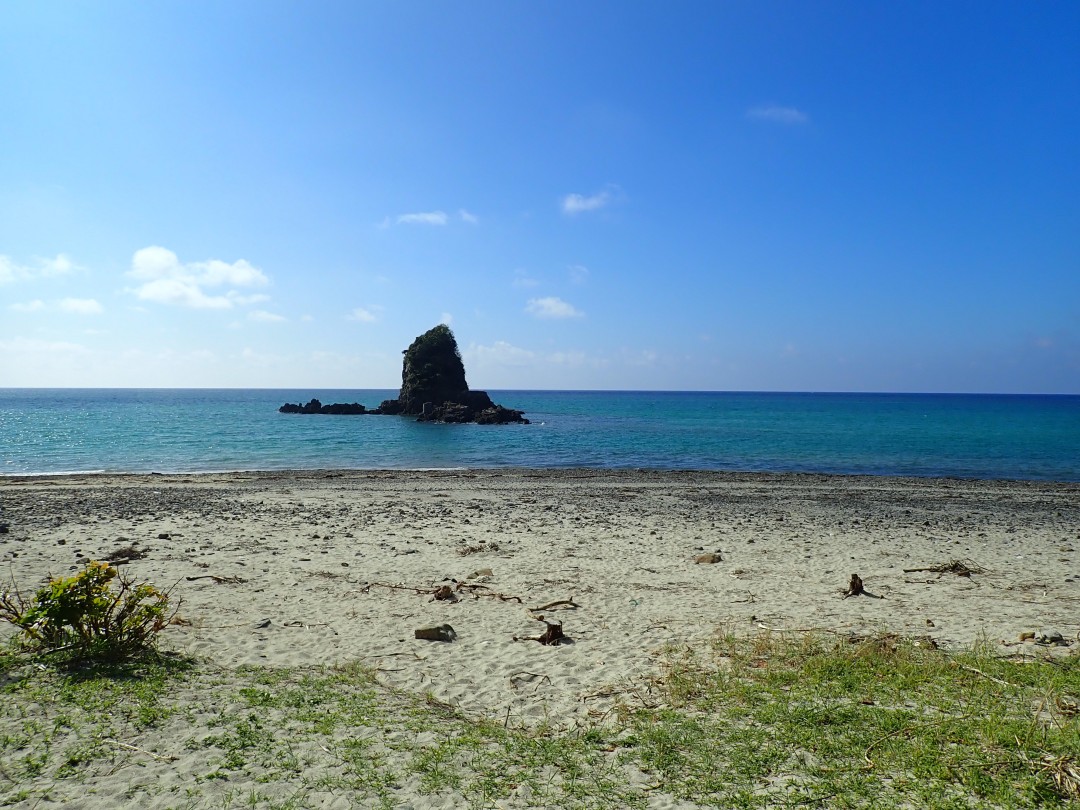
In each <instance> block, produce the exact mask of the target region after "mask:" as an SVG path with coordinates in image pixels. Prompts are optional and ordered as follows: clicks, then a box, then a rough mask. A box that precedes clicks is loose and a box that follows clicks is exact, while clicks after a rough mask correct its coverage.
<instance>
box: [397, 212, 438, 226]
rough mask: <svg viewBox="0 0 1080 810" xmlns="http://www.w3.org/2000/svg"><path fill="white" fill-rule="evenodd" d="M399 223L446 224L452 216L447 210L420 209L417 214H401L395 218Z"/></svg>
mask: <svg viewBox="0 0 1080 810" xmlns="http://www.w3.org/2000/svg"><path fill="white" fill-rule="evenodd" d="M394 221H395V222H397V224H398V225H445V224H446V223H447V222H449V221H450V217H448V216H447V215H446V212H445V211H420V212H418V213H415V214H399V215H398V217H397V219H396V220H394Z"/></svg>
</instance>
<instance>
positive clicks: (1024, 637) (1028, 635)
mask: <svg viewBox="0 0 1080 810" xmlns="http://www.w3.org/2000/svg"><path fill="white" fill-rule="evenodd" d="M1020 640H1021V641H1034V640H1035V634H1034V633H1032V632H1031V631H1030V630H1028V631H1026V632H1023V633H1021V634H1020Z"/></svg>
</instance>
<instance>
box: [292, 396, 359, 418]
mask: <svg viewBox="0 0 1080 810" xmlns="http://www.w3.org/2000/svg"><path fill="white" fill-rule="evenodd" d="M278 412H279V413H323V414H330V415H335V416H336V415H346V416H353V415H356V414H365V413H375V411H369V410H368V409H367V407H366V406H364V405H361V404H360V403H359V402H349V403H345V402H335V403H334V404H332V405H323V404H322V403H321V402H319V400H317V399H312V400H311V401H310V402H308V404H307V405H291V404H289V403H288V402H286V403H285V404H284V405H282V406H281V407H280V408H278Z"/></svg>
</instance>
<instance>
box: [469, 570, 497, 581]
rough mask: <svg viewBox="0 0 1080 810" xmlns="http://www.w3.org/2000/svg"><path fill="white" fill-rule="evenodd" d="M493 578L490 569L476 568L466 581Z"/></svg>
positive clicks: (492, 572)
mask: <svg viewBox="0 0 1080 810" xmlns="http://www.w3.org/2000/svg"><path fill="white" fill-rule="evenodd" d="M494 576H495V572H494V571H492V570H491V569H490V568H477V569H476V570H475V571H473V572H472V573H471V574H469V576H467V577H466V579H490V578H491V577H494Z"/></svg>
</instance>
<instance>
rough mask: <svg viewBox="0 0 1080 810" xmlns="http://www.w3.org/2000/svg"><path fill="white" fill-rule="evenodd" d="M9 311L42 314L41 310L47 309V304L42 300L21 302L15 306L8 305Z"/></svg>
mask: <svg viewBox="0 0 1080 810" xmlns="http://www.w3.org/2000/svg"><path fill="white" fill-rule="evenodd" d="M8 309H10V310H11V311H12V312H41V310H43V309H45V302H44V301H42V300H40V299H35V300H33V301H21V302H18V303H15V304H8Z"/></svg>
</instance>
